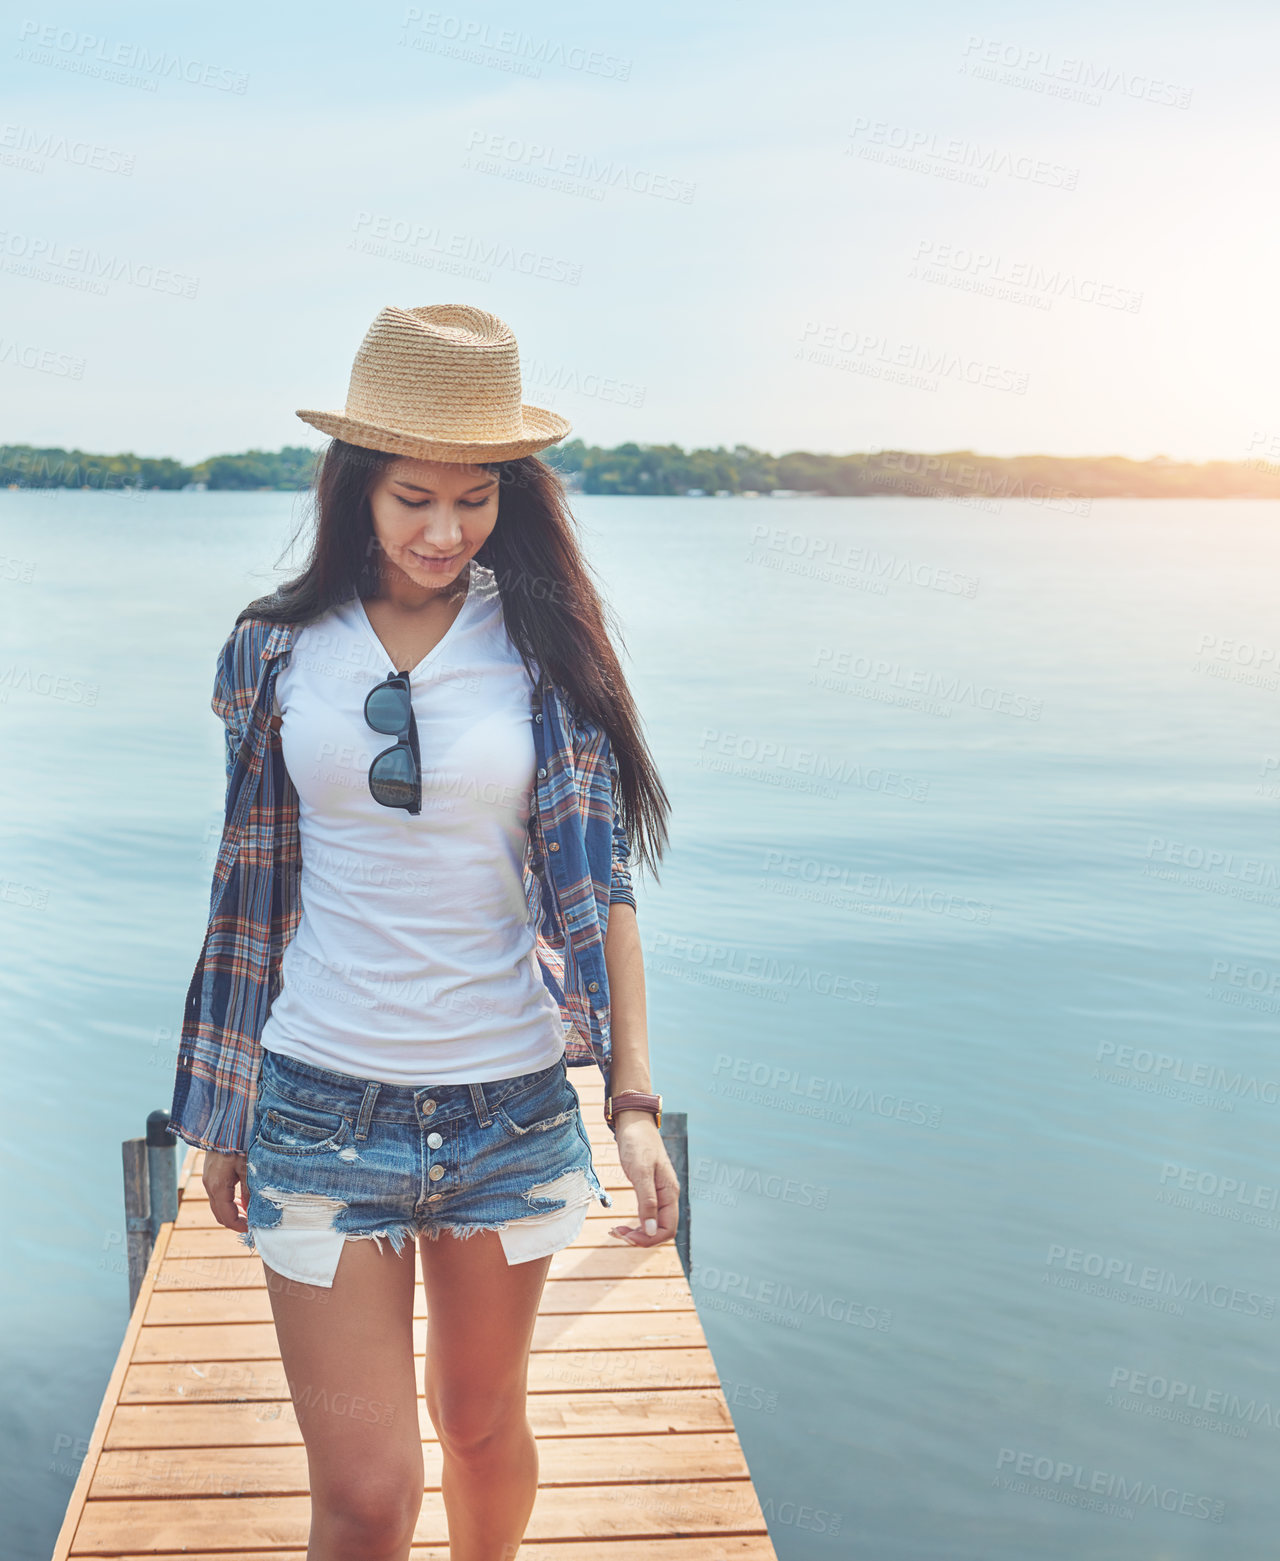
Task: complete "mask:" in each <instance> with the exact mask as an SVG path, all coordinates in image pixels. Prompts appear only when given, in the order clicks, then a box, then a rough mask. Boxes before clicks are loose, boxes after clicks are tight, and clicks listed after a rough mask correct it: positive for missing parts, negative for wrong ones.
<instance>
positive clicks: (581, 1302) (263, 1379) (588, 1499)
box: [53, 1068, 776, 1561]
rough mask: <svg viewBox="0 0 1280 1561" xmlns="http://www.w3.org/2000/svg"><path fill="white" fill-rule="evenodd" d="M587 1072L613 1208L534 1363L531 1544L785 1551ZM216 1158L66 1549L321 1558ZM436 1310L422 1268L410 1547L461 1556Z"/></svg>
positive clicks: (672, 1256)
mask: <svg viewBox="0 0 1280 1561" xmlns="http://www.w3.org/2000/svg"><path fill="white" fill-rule="evenodd" d="M587 1072H588V1070H587V1069H585V1068H581V1069H579V1068H573V1069H570V1071H569V1078H570V1079H571V1080H572V1081H573V1082H574V1083H575V1086H576V1087H577V1090H578V1094H579V1097H580V1099H581V1101H582V1106H583V1120H584V1123H585V1124H586V1126H587V1130H588V1133H589V1136H590V1138H591V1145H592V1155H593V1158H594V1160H595V1165H596V1170H597V1173H598V1174H599V1176H600V1179H601V1181H602V1182H603V1183H604V1184H605V1186H606V1187H607V1188H608V1189H609V1191H610V1192H611V1194H612V1195H613V1199H614V1207H613V1208H612V1209H601V1208H599V1207H598V1206H596V1207H595V1208H593V1209H591V1211H590V1212H589V1214H588V1217H587V1221H586V1225H585V1228H584V1230H583V1232H582V1235H581V1236H580V1238H579V1239H578V1240H577V1241H576V1242H575V1243H574V1244H573V1246H571V1247H568V1248H566V1249H565V1250H564V1251H562V1252H559V1253H557V1254H556V1256H555V1258H554V1259H553V1260H552V1267H551V1271H550V1275H549V1277H548V1280H547V1284H546V1288H545V1290H544V1293H543V1298H542V1305H541V1308H540V1310H539V1314H538V1320H537V1324H536V1326H535V1332H534V1341H533V1351H532V1354H531V1356H530V1369H529V1418H530V1421H531V1423H532V1425H533V1429H534V1434H535V1436H536V1437H537V1439H538V1451H539V1459H540V1475H541V1479H540V1485H539V1490H538V1499H537V1502H536V1504H535V1506H534V1509H533V1516H532V1518H531V1519H530V1522H529V1528H528V1531H527V1534H526V1538H525V1542H524V1544H523V1545H522V1546H521V1549H520V1561H776V1558H775V1556H774V1550H773V1546H772V1544H771V1543H770V1540H769V1536H768V1532H767V1530H766V1527H765V1522H764V1518H763V1515H762V1513H761V1510H760V1504H759V1501H758V1500H757V1498H756V1493H755V1489H754V1487H753V1485H752V1482H751V1476H750V1473H749V1471H748V1469H747V1464H746V1461H745V1459H744V1457H743V1454H742V1448H741V1446H740V1445H739V1442H738V1437H737V1435H736V1433H735V1431H734V1427H733V1421H732V1418H731V1416H730V1414H729V1408H728V1405H727V1403H726V1401H725V1398H724V1394H723V1393H722V1392H721V1389H720V1384H719V1378H718V1376H717V1373H716V1369H715V1364H714V1362H713V1361H712V1358H711V1352H710V1350H709V1349H708V1348H707V1341H706V1337H705V1336H704V1334H703V1331H702V1326H701V1324H700V1322H699V1319H698V1314H697V1311H696V1309H695V1307H694V1302H693V1296H692V1292H691V1291H690V1289H689V1285H688V1282H687V1280H686V1278H685V1275H684V1272H683V1270H682V1268H681V1266H680V1261H679V1257H678V1255H677V1252H676V1248H675V1246H674V1245H673V1244H672V1243H671V1242H665V1243H663V1245H661V1246H659V1247H653V1248H650V1249H649V1250H647V1251H646V1250H644V1249H642V1248H638V1247H630V1246H628V1245H627V1244H626V1243H625V1242H620V1241H618V1240H616V1239H615V1238H614V1237H612V1236H609V1235H608V1234H607V1230H608V1227H609V1226H610V1225H612V1224H617V1223H619V1221H625V1222H626V1223H633V1222H634V1220H635V1214H636V1210H635V1195H634V1193H633V1192H632V1190H631V1187H630V1184H629V1183H628V1182H627V1180H626V1178H625V1176H623V1174H622V1169H621V1166H620V1165H619V1163H618V1157H617V1154H616V1151H615V1149H614V1143H613V1139H612V1136H611V1135H610V1134H609V1131H608V1129H607V1128H606V1127H605V1125H604V1122H603V1119H602V1115H601V1112H602V1082H601V1080H600V1077H599V1074H598V1073H596V1072H595V1071H594V1070H591V1072H590V1077H589V1078H588V1079H587V1080H586V1081H584V1083H582V1084H578V1083H577V1076H578V1075H580V1074H583V1073H587ZM203 1160H204V1155H203V1153H202V1152H201V1151H199V1150H196V1149H192V1148H190V1147H189V1146H188V1147H187V1149H186V1156H185V1159H184V1160H183V1162H182V1167H181V1172H180V1177H179V1184H180V1199H179V1204H178V1215H177V1219H176V1220H175V1221H173V1222H168V1223H165V1224H163V1225H161V1226H160V1227H159V1231H158V1234H157V1237H156V1243H155V1247H154V1250H153V1252H152V1254H151V1260H150V1263H149V1265H148V1267H147V1271H146V1276H145V1279H144V1280H143V1283H142V1287H141V1290H140V1292H139V1295H138V1300H137V1303H136V1305H135V1307H134V1309H133V1313H132V1315H131V1317H130V1319H129V1326H128V1328H127V1330H126V1332H125V1336H124V1342H123V1343H122V1345H121V1347H120V1353H119V1355H118V1357H117V1359H116V1364H115V1368H114V1370H113V1371H112V1373H111V1378H110V1380H109V1382H108V1383H107V1388H106V1392H105V1394H104V1396H103V1401H102V1408H101V1410H100V1411H99V1414H98V1418H97V1422H96V1424H95V1425H94V1429H93V1435H92V1436H91V1438H90V1440H89V1446H88V1450H87V1452H86V1455H85V1458H84V1462H83V1465H82V1467H81V1470H80V1475H79V1478H78V1479H77V1481H76V1486H75V1489H74V1490H73V1492H72V1494H71V1500H70V1502H69V1504H68V1507H67V1513H66V1518H65V1520H64V1522H63V1526H62V1530H61V1532H60V1533H59V1536H58V1542H57V1545H56V1547H55V1549H54V1552H53V1561H70V1558H73V1557H80V1556H116V1557H126V1558H134V1561H141V1558H143V1557H164V1556H174V1557H176V1556H178V1555H181V1556H184V1557H186V1558H187V1561H215V1558H217V1561H228V1558H234V1561H305V1555H306V1548H307V1529H308V1523H309V1506H310V1501H309V1497H308V1495H307V1462H306V1450H305V1448H304V1446H303V1443H302V1437H301V1434H300V1433H299V1430H298V1425H297V1421H296V1419H295V1417H294V1412H293V1405H292V1403H291V1401H290V1398H289V1391H288V1387H287V1385H286V1382H285V1377H284V1371H283V1369H282V1366H281V1363H280V1357H279V1354H278V1351H277V1347H276V1337H275V1327H274V1325H273V1323H272V1320H271V1308H270V1301H269V1297H268V1294H267V1288H266V1283H265V1278H264V1274H263V1268H262V1261H261V1259H260V1258H259V1257H258V1256H257V1254H256V1253H253V1252H250V1251H249V1250H248V1249H247V1248H245V1247H244V1246H242V1245H241V1243H240V1242H239V1240H238V1239H237V1237H236V1235H235V1234H234V1233H233V1232H232V1231H229V1230H225V1229H223V1227H222V1226H220V1225H219V1224H218V1223H217V1222H216V1221H215V1220H214V1218H213V1215H212V1213H211V1212H210V1209H209V1204H208V1200H207V1199H206V1198H205V1196H204V1189H203V1187H202V1185H201V1181H200V1170H201V1166H202V1164H203ZM445 1239H447V1238H445ZM426 1327H427V1314H426V1305H425V1299H424V1294H423V1289H422V1281H421V1276H419V1278H418V1283H417V1288H416V1291H415V1298H414V1336H415V1354H416V1356H417V1362H418V1400H419V1401H418V1417H419V1424H420V1426H421V1428H422V1433H423V1456H424V1462H425V1466H426V1492H425V1495H424V1497H423V1503H422V1511H421V1514H420V1515H419V1518H418V1525H417V1529H416V1530H415V1533H414V1543H413V1547H412V1549H411V1551H410V1555H411V1557H412V1558H413V1561H448V1554H449V1547H448V1542H447V1530H446V1527H445V1515H444V1505H443V1503H442V1501H441V1497H440V1450H439V1445H438V1443H437V1442H436V1439H435V1435H434V1429H433V1427H432V1425H431V1421H430V1418H429V1417H428V1415H427V1412H426V1405H425V1403H424V1402H423V1399H422V1371H423V1358H424V1349H425V1341H426Z"/></svg>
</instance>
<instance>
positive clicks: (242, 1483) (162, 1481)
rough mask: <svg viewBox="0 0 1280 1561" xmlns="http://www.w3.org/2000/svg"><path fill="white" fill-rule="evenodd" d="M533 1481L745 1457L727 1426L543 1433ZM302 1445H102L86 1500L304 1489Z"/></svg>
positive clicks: (695, 1469)
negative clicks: (720, 1428) (612, 1433)
mask: <svg viewBox="0 0 1280 1561" xmlns="http://www.w3.org/2000/svg"><path fill="white" fill-rule="evenodd" d="M422 1455H423V1462H424V1465H425V1470H426V1472H425V1475H424V1486H423V1488H424V1490H428V1491H438V1490H439V1489H440V1472H441V1461H442V1458H443V1453H442V1452H441V1449H440V1444H439V1442H438V1441H437V1440H436V1439H435V1438H434V1436H433V1437H430V1438H424V1440H423V1444H422ZM538 1462H539V1469H538V1484H539V1488H542V1487H544V1486H553V1485H633V1484H637V1483H647V1484H653V1483H654V1482H655V1481H658V1480H672V1481H685V1482H692V1481H695V1480H745V1479H749V1478H750V1474H749V1472H748V1469H747V1463H746V1459H745V1458H744V1457H743V1456H742V1449H741V1447H739V1446H738V1439H737V1437H736V1436H734V1434H733V1433H732V1432H729V1433H728V1434H726V1433H725V1432H723V1431H686V1432H683V1433H681V1434H680V1435H673V1434H671V1433H669V1432H666V1431H663V1432H661V1433H659V1434H656V1435H655V1434H654V1433H653V1432H652V1430H650V1431H649V1432H647V1433H640V1434H633V1435H628V1436H576V1437H563V1436H546V1437H544V1438H542V1439H541V1440H540V1441H539V1442H538ZM308 1488H309V1487H308V1485H307V1451H306V1448H305V1447H304V1446H303V1444H302V1440H301V1438H299V1439H298V1440H297V1442H296V1443H291V1444H288V1445H274V1446H273V1445H256V1446H247V1447H246V1446H236V1447H201V1448H200V1449H199V1450H198V1451H190V1450H188V1449H185V1448H182V1449H178V1450H177V1451H176V1452H175V1450H174V1449H173V1448H166V1449H164V1450H163V1451H161V1450H159V1449H156V1448H145V1449H141V1450H134V1449H131V1448H120V1449H116V1450H114V1451H113V1450H112V1449H111V1448H105V1449H104V1450H103V1452H102V1454H101V1456H100V1457H99V1459H98V1466H97V1469H96V1470H95V1472H94V1476H93V1480H92V1483H91V1484H90V1487H89V1496H88V1499H89V1500H90V1501H95V1500H106V1499H112V1500H119V1499H121V1498H135V1497H136V1498H139V1499H144V1498H156V1497H182V1498H183V1499H184V1500H185V1499H186V1498H187V1497H188V1496H191V1495H193V1494H200V1495H207V1496H291V1495H297V1496H305V1495H306V1494H307V1490H308Z"/></svg>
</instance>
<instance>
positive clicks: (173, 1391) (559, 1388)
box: [120, 1347, 720, 1404]
mask: <svg viewBox="0 0 1280 1561" xmlns="http://www.w3.org/2000/svg"><path fill="white" fill-rule="evenodd" d="M425 1364H426V1362H425V1357H424V1356H423V1355H422V1352H421V1351H419V1352H418V1357H417V1376H418V1381H419V1382H421V1381H422V1377H423V1370H424V1368H425ZM719 1381H720V1378H719V1376H718V1374H717V1372H716V1367H715V1362H714V1361H713V1360H712V1358H711V1351H710V1350H708V1349H696V1348H694V1349H675V1350H672V1349H661V1350H637V1349H632V1348H627V1347H624V1348H620V1349H619V1348H611V1349H607V1350H564V1351H543V1352H542V1353H540V1354H536V1355H530V1357H529V1392H530V1394H535V1393H574V1392H586V1393H590V1392H597V1393H617V1392H623V1391H628V1392H652V1391H654V1390H657V1389H662V1388H679V1389H684V1388H718V1386H719ZM288 1396H289V1386H288V1383H287V1382H286V1381H285V1376H284V1367H283V1366H282V1365H281V1363H280V1357H279V1355H275V1356H271V1357H268V1358H266V1359H264V1360H227V1361H181V1362H174V1363H165V1364H160V1365H150V1364H147V1363H145V1362H137V1361H135V1362H134V1364H133V1365H132V1366H131V1367H130V1368H129V1372H128V1375H127V1376H126V1377H125V1381H124V1388H123V1390H122V1391H121V1394H120V1402H121V1403H122V1404H204V1403H224V1402H228V1401H234V1402H237V1403H258V1402H261V1401H262V1400H264V1399H280V1398H287V1397H288Z"/></svg>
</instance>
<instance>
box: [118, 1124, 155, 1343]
mask: <svg viewBox="0 0 1280 1561" xmlns="http://www.w3.org/2000/svg"><path fill="white" fill-rule="evenodd" d="M123 1149H124V1228H125V1242H126V1251H127V1253H128V1262H129V1311H130V1313H132V1311H133V1307H134V1303H135V1302H136V1301H137V1299H138V1291H139V1290H140V1289H141V1288H142V1280H143V1276H144V1275H145V1274H146V1272H147V1264H148V1263H149V1262H150V1261H151V1247H152V1244H153V1237H152V1234H151V1176H150V1173H149V1171H148V1169H147V1141H146V1139H145V1138H126V1139H125V1141H124V1144H123Z"/></svg>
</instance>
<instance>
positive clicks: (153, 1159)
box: [147, 1111, 178, 1243]
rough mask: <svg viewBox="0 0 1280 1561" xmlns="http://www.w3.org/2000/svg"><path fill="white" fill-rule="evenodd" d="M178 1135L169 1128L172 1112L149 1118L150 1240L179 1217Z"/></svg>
mask: <svg viewBox="0 0 1280 1561" xmlns="http://www.w3.org/2000/svg"><path fill="white" fill-rule="evenodd" d="M177 1144H178V1139H177V1135H176V1134H174V1133H171V1132H170V1131H169V1113H168V1112H167V1111H153V1112H152V1113H151V1115H150V1116H149V1117H148V1118H147V1180H148V1182H149V1183H150V1189H151V1240H152V1242H153V1243H154V1241H155V1239H156V1237H157V1236H158V1235H159V1234H160V1227H161V1225H163V1224H164V1223H165V1222H166V1220H176V1219H177V1217H178V1150H177Z"/></svg>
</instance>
